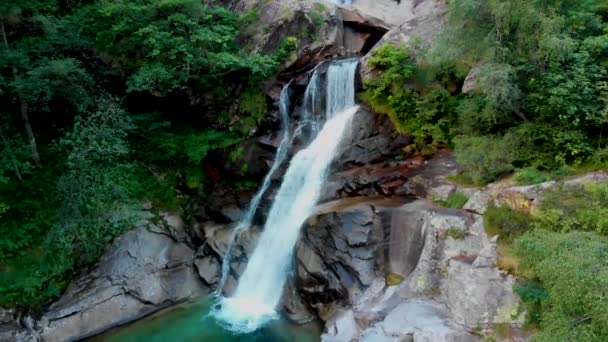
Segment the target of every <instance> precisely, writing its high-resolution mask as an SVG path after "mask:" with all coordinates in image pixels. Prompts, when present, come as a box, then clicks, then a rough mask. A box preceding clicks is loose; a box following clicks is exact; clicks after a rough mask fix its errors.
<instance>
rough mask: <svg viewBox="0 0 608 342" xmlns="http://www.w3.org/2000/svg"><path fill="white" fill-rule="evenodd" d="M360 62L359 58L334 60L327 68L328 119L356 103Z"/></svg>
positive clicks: (326, 110) (326, 108)
mask: <svg viewBox="0 0 608 342" xmlns="http://www.w3.org/2000/svg"><path fill="white" fill-rule="evenodd" d="M358 64H359V63H358V59H356V58H351V59H345V60H343V61H338V62H334V63H332V64H331V65H330V66H329V68H328V69H327V89H326V94H327V95H326V96H327V105H326V107H325V115H326V117H327V119H330V118H331V117H332V116H333V115H334V114H336V113H338V112H340V111H341V110H343V109H345V108H348V107H350V106H353V105H354V104H355V76H356V71H357V65H358Z"/></svg>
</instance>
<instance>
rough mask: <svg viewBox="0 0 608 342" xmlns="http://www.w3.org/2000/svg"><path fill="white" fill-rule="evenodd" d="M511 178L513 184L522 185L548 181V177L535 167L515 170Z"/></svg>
mask: <svg viewBox="0 0 608 342" xmlns="http://www.w3.org/2000/svg"><path fill="white" fill-rule="evenodd" d="M513 178H514V180H515V183H517V184H522V185H523V184H538V183H542V182H546V181H548V180H549V179H550V176H549V175H548V174H547V173H545V172H542V171H540V170H538V169H537V168H535V167H526V168H523V169H519V170H517V171H516V172H515V176H514V177H513Z"/></svg>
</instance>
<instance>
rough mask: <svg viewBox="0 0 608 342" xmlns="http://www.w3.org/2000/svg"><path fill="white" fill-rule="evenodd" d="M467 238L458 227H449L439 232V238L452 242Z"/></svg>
mask: <svg viewBox="0 0 608 342" xmlns="http://www.w3.org/2000/svg"><path fill="white" fill-rule="evenodd" d="M465 237H467V233H466V232H465V231H463V230H462V229H460V228H458V227H450V228H448V229H446V230H444V231H441V232H439V238H440V239H442V240H445V239H447V238H452V239H454V240H462V239H464V238H465Z"/></svg>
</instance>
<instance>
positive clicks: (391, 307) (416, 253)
mask: <svg viewBox="0 0 608 342" xmlns="http://www.w3.org/2000/svg"><path fill="white" fill-rule="evenodd" d="M389 212H390V216H391V220H390V224H389V225H388V227H390V229H389V230H388V237H387V238H388V241H389V243H388V246H386V244H384V246H386V247H384V254H385V255H386V258H387V265H388V267H385V268H382V267H379V268H375V269H373V270H372V272H370V273H368V274H374V273H375V275H376V277H377V278H375V279H371V281H370V280H369V278H366V279H365V281H366V283H367V284H366V285H367V286H365V287H363V291H362V292H361V288H357V295H356V296H354V297H351V298H350V299H351V303H349V304H348V305H346V307H347V308H346V309H342V310H335V311H334V312H333V314H332V315H330V317H329V318H328V322H327V329H326V333H325V334H324V335H323V338H322V340H323V341H350V340H353V339H354V340H359V341H402V340H403V339H404V338H407V336H410V337H412V338H413V340H414V341H477V340H480V339H479V338H478V337H477V336H474V335H472V334H471V333H470V331H474V330H476V329H478V327H481V328H482V329H483V328H490V327H491V326H492V325H493V324H507V325H513V326H518V325H519V324H520V323H521V318H517V319H514V318H513V317H514V316H517V305H518V299H517V297H516V296H515V295H514V294H513V292H512V285H513V282H514V280H513V279H512V278H511V277H510V276H508V275H506V274H503V273H502V272H501V271H499V270H498V269H497V268H496V265H495V263H496V257H497V256H496V241H495V240H492V239H489V238H488V237H487V236H486V234H485V232H484V230H483V221H482V219H481V216H479V215H476V214H471V213H466V212H462V211H459V210H451V209H444V208H437V207H434V206H432V205H429V204H428V203H427V202H425V201H416V202H412V203H409V204H406V205H404V206H402V207H399V208H396V209H392V210H390V211H389ZM448 229H458V230H460V231H462V232H463V233H464V238H463V239H460V240H455V239H453V238H451V237H448V236H446V234H445V232H446V231H447V230H448ZM379 254H382V252H380V253H379ZM375 260H378V259H375ZM389 271H390V273H391V274H400V275H402V276H403V277H404V278H405V281H404V282H402V283H401V284H399V285H396V286H387V285H386V283H385V280H384V279H383V278H381V277H378V276H379V275H382V274H383V273H384V274H385V275H386V274H387V272H389ZM351 273H352V272H351Z"/></svg>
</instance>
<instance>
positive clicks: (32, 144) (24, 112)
mask: <svg viewBox="0 0 608 342" xmlns="http://www.w3.org/2000/svg"><path fill="white" fill-rule="evenodd" d="M19 102H21V118H22V119H23V123H24V124H25V131H26V132H27V138H28V139H29V141H30V149H31V150H32V158H33V159H34V162H36V165H38V166H40V155H38V147H37V146H36V137H34V131H32V125H31V124H30V118H29V116H28V115H27V102H25V101H23V100H20V101H19Z"/></svg>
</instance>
